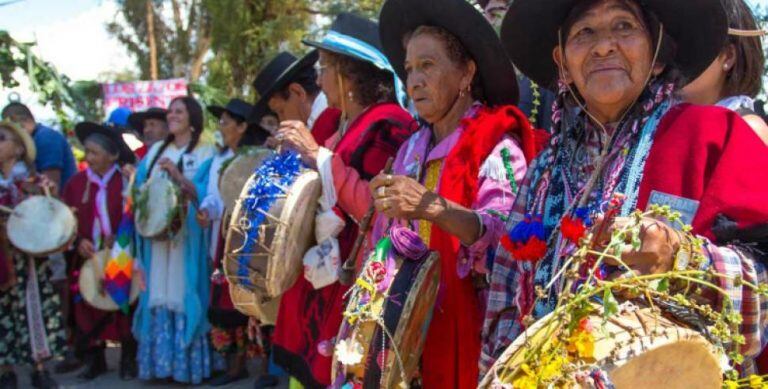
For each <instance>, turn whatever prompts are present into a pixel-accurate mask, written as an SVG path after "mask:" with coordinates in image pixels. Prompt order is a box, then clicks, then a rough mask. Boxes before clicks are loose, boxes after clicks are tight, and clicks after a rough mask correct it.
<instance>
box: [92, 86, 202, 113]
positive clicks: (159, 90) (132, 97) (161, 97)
mask: <svg viewBox="0 0 768 389" xmlns="http://www.w3.org/2000/svg"><path fill="white" fill-rule="evenodd" d="M101 88H102V91H103V93H104V112H106V113H109V112H112V110H113V109H115V108H118V107H126V108H129V109H130V110H131V111H132V112H137V111H143V110H146V109H147V108H151V107H160V108H168V104H170V102H171V100H173V99H174V98H176V97H179V96H186V95H187V81H186V80H184V79H183V78H174V79H171V80H157V81H133V82H116V83H113V84H102V85H101Z"/></svg>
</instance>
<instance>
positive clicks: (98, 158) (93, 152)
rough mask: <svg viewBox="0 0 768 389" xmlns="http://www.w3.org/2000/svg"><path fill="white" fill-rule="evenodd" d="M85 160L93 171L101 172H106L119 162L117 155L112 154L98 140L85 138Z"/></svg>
mask: <svg viewBox="0 0 768 389" xmlns="http://www.w3.org/2000/svg"><path fill="white" fill-rule="evenodd" d="M83 146H84V147H85V161H86V162H88V166H90V168H91V169H93V171H95V172H96V173H99V174H103V173H106V172H107V170H109V168H111V167H112V165H114V164H115V162H117V158H118V156H117V155H113V154H110V153H109V152H107V150H105V149H104V147H102V146H101V145H100V144H98V143H97V142H93V141H89V140H88V139H86V140H85V145H83Z"/></svg>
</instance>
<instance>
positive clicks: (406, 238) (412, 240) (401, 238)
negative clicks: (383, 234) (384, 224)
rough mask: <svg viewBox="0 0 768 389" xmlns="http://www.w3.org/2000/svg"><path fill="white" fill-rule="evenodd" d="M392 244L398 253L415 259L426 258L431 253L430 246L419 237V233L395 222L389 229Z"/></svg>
mask: <svg viewBox="0 0 768 389" xmlns="http://www.w3.org/2000/svg"><path fill="white" fill-rule="evenodd" d="M389 236H390V237H391V238H392V245H393V246H394V247H395V251H397V253H398V254H400V255H402V256H404V257H406V258H408V259H412V260H415V261H418V260H421V259H424V257H425V256H426V255H427V254H428V253H429V247H427V245H425V244H424V242H423V241H422V240H421V238H420V237H419V234H417V233H416V232H414V231H413V230H411V229H409V228H405V227H403V226H401V225H400V224H394V225H393V226H392V228H391V229H390V230H389Z"/></svg>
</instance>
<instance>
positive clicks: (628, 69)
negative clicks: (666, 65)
mask: <svg viewBox="0 0 768 389" xmlns="http://www.w3.org/2000/svg"><path fill="white" fill-rule="evenodd" d="M641 12H642V11H641V10H640V8H639V7H638V6H637V5H636V4H634V3H630V4H626V3H624V2H621V1H618V0H606V1H602V2H600V3H597V4H596V5H595V6H594V7H592V8H591V9H590V10H588V11H587V12H585V13H584V14H583V15H581V16H580V17H579V18H578V19H577V20H576V22H575V23H574V24H573V26H572V27H571V29H570V31H563V35H564V38H563V39H564V40H565V42H566V43H565V50H564V51H565V59H564V61H561V52H560V50H559V48H555V50H554V53H553V55H554V57H555V61H556V62H562V65H563V68H564V69H563V73H564V74H563V75H562V76H563V78H564V81H565V82H567V83H572V84H573V85H575V86H576V89H577V90H578V92H579V94H580V95H581V96H582V97H583V98H584V100H585V102H586V105H587V108H589V109H590V110H593V109H594V110H597V111H606V110H607V111H615V110H621V109H626V108H627V107H628V106H629V105H630V104H632V102H634V101H635V99H636V98H637V97H638V96H640V93H642V91H643V89H644V88H645V82H646V80H647V78H648V75H649V72H651V66H652V63H651V62H652V61H653V52H654V49H655V48H654V47H652V46H653V45H652V42H651V35H650V33H649V31H648V29H647V28H646V26H645V23H644V22H643V21H642V19H641V17H640V16H639V15H642V13H641ZM662 70H663V67H662V66H660V65H657V66H656V68H654V74H659V73H661V71H662Z"/></svg>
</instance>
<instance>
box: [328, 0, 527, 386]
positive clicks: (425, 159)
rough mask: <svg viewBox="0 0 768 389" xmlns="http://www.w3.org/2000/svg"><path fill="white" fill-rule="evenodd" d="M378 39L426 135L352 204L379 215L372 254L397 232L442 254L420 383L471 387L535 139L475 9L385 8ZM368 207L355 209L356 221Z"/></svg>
mask: <svg viewBox="0 0 768 389" xmlns="http://www.w3.org/2000/svg"><path fill="white" fill-rule="evenodd" d="M380 35H381V37H382V43H383V45H384V52H385V53H386V55H387V57H388V58H389V60H390V61H391V62H392V63H393V64H394V67H395V69H396V70H397V72H398V74H399V75H400V76H401V77H402V79H404V80H406V81H407V90H408V95H409V97H410V98H411V99H412V100H413V102H414V107H415V108H416V111H417V113H418V115H419V117H420V118H421V120H422V123H423V124H422V126H421V128H420V129H419V131H418V132H416V133H415V134H414V135H413V136H411V138H410V139H409V140H408V141H407V142H406V143H405V144H404V145H403V147H401V148H400V150H399V151H398V154H397V157H396V159H395V161H394V165H393V172H392V174H380V175H378V176H377V177H375V178H374V179H373V180H372V181H371V183H370V186H369V187H368V188H360V190H359V191H358V192H357V193H354V194H355V196H356V198H358V199H372V200H373V201H374V205H375V208H376V211H377V212H378V217H377V218H376V220H375V222H374V230H373V232H372V236H371V237H370V241H369V247H374V246H376V242H378V241H379V240H380V239H381V238H382V237H383V236H384V235H385V234H386V233H388V231H387V230H388V229H389V226H390V225H391V224H392V223H393V222H399V223H405V224H406V225H408V226H409V227H411V228H412V229H413V230H414V231H416V232H418V235H419V236H420V237H421V239H422V241H423V242H424V243H425V244H427V245H428V246H429V247H430V248H431V249H432V250H434V251H437V252H438V253H439V254H440V262H441V269H442V273H441V280H440V283H441V284H440V296H439V297H438V303H437V306H436V307H435V309H434V313H433V317H432V320H431V322H430V326H429V329H428V331H427V335H426V336H427V337H426V344H425V346H424V354H423V357H422V361H421V378H422V382H423V385H424V386H425V387H427V388H450V387H455V388H466V387H472V386H474V385H475V384H476V380H477V374H478V371H477V364H476V361H477V359H478V357H479V355H480V338H479V337H478V336H476V335H477V334H479V333H480V329H481V324H482V312H483V304H481V301H482V298H481V296H482V291H483V289H484V287H483V282H482V281H484V277H485V273H486V263H487V260H488V258H487V256H486V254H487V252H488V249H489V248H491V249H492V248H495V244H496V242H497V241H498V239H499V237H500V236H501V235H502V234H503V232H504V222H503V221H502V217H503V215H506V214H507V213H508V212H509V210H510V209H511V207H512V203H513V201H514V199H515V196H516V194H517V184H516V183H517V182H518V181H519V180H521V179H522V178H523V176H524V175H525V171H526V167H527V162H528V161H529V160H531V159H532V158H533V157H534V155H535V150H536V135H535V133H534V131H533V130H532V129H531V127H530V125H529V124H528V122H527V120H526V118H525V115H523V114H522V113H521V112H520V111H519V110H518V109H517V108H515V107H514V106H511V105H507V104H514V103H516V101H517V97H518V90H517V83H516V78H515V71H514V68H513V67H512V64H511V62H510V61H509V58H508V57H507V56H506V55H504V54H503V48H502V46H501V42H500V41H499V40H498V38H497V36H496V34H495V32H494V30H493V28H492V27H491V26H490V25H489V24H488V23H487V22H486V21H485V19H484V18H483V16H482V15H481V14H480V13H479V12H477V11H476V10H475V9H474V8H473V6H471V5H470V4H469V3H468V2H466V1H463V0H450V1H440V2H439V4H435V2H434V1H430V0H418V1H412V0H389V1H387V2H386V3H385V4H384V7H383V8H382V11H381V27H380ZM348 185H349V184H348ZM350 194H352V193H350ZM342 196H343V195H342ZM370 204H371V200H368V201H362V200H359V201H358V203H357V206H356V212H355V213H356V214H360V213H361V212H364V210H365V209H366V208H367V207H368V206H369V205H370Z"/></svg>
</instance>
